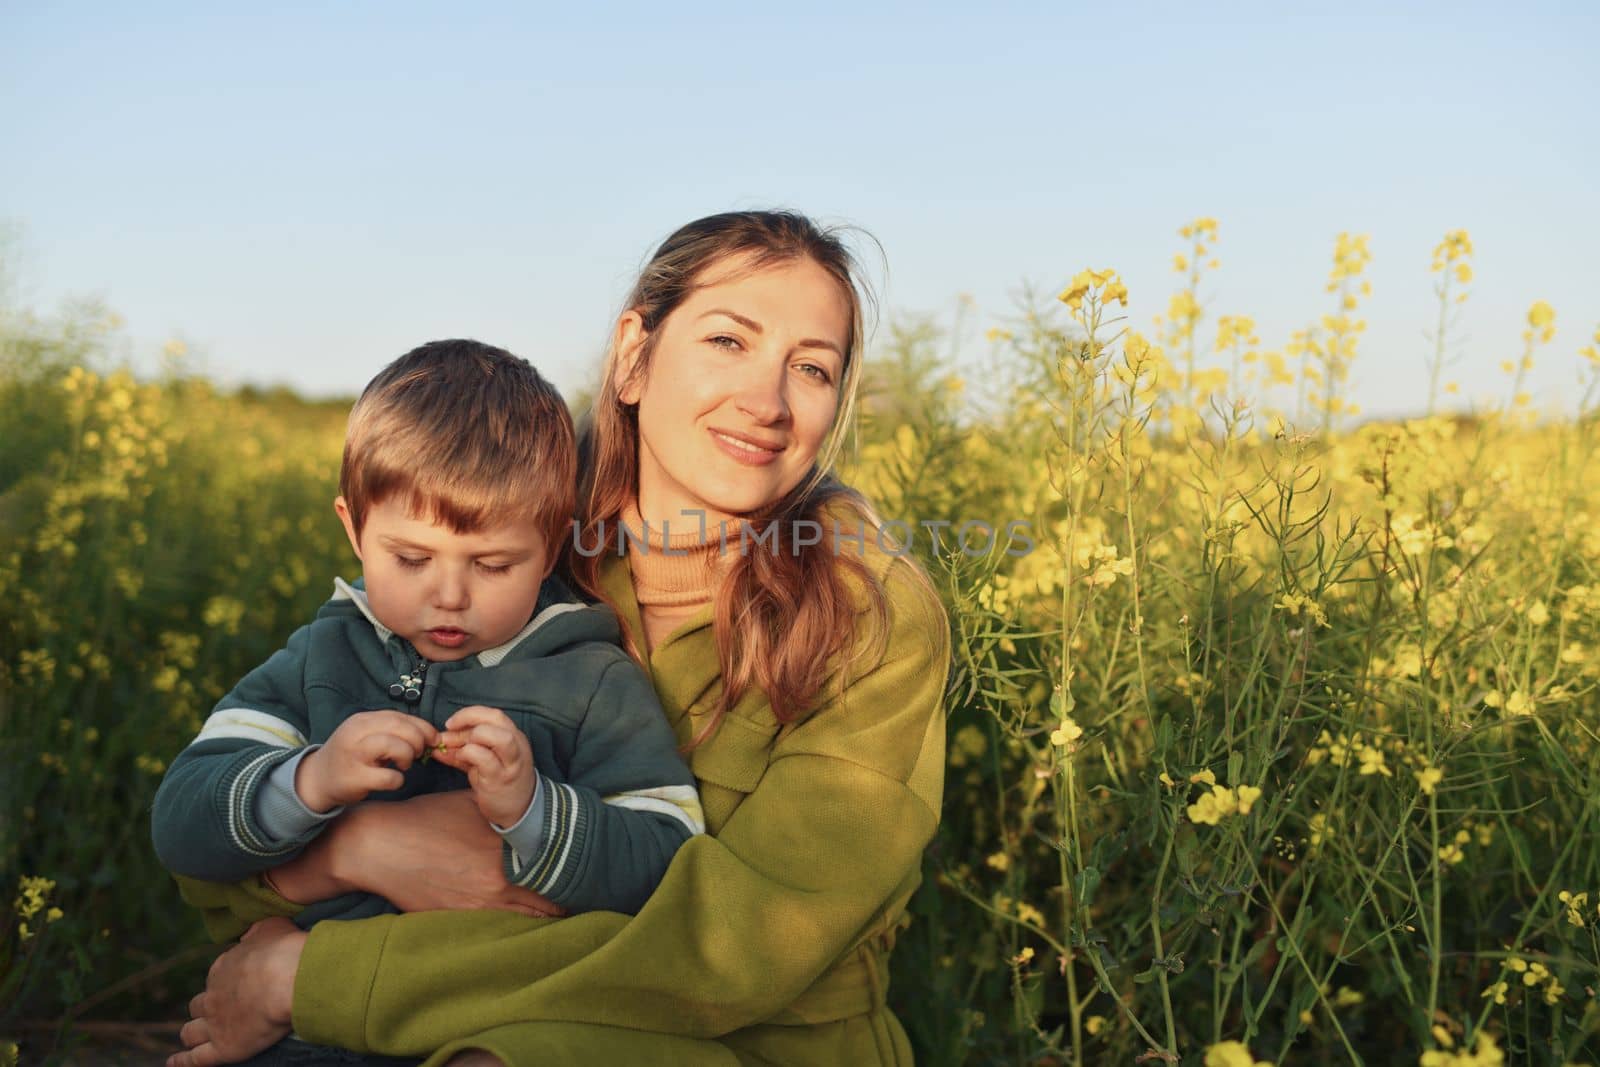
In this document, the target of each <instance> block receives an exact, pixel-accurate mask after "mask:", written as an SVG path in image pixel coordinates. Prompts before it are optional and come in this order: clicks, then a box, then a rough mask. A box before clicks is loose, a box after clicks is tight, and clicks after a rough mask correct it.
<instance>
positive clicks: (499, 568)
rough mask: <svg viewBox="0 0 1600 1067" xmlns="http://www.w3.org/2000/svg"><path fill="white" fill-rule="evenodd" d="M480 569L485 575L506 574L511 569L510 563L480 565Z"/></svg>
mask: <svg viewBox="0 0 1600 1067" xmlns="http://www.w3.org/2000/svg"><path fill="white" fill-rule="evenodd" d="M478 569H479V570H481V571H483V573H485V574H504V573H506V572H507V571H509V570H510V569H511V564H509V563H480V564H478Z"/></svg>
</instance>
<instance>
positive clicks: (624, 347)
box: [611, 309, 650, 404]
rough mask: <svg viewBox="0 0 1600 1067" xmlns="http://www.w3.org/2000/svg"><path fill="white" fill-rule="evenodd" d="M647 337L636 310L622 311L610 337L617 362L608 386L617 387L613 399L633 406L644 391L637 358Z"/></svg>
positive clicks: (641, 318)
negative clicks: (615, 330) (610, 384)
mask: <svg viewBox="0 0 1600 1067" xmlns="http://www.w3.org/2000/svg"><path fill="white" fill-rule="evenodd" d="M649 336H650V334H649V333H648V332H647V331H646V330H645V328H644V317H643V316H642V315H640V314H639V313H638V312H637V311H633V310H631V309H630V310H628V311H624V312H623V313H622V315H621V317H619V318H618V319H617V332H616V334H615V336H613V337H612V338H611V345H612V349H613V350H614V351H615V352H616V353H617V361H616V364H615V366H614V367H613V369H612V372H611V373H612V375H613V380H612V384H613V385H615V386H616V388H617V399H619V400H621V401H622V402H623V403H624V404H637V403H638V402H639V397H640V395H641V394H642V393H643V392H644V375H642V374H640V373H639V357H640V355H641V354H643V352H644V343H645V340H646V339H647V338H648V337H649Z"/></svg>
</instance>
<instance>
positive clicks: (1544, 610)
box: [1528, 600, 1550, 626]
mask: <svg viewBox="0 0 1600 1067" xmlns="http://www.w3.org/2000/svg"><path fill="white" fill-rule="evenodd" d="M1528 621H1529V622H1531V623H1533V624H1534V625H1535V626H1543V625H1544V624H1545V623H1547V622H1549V621H1550V608H1549V607H1548V606H1546V604H1545V602H1544V601H1542V600H1535V601H1534V602H1533V604H1532V605H1531V606H1530V607H1529V608H1528Z"/></svg>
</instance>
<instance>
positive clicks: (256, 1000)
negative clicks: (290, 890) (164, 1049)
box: [167, 918, 306, 1067]
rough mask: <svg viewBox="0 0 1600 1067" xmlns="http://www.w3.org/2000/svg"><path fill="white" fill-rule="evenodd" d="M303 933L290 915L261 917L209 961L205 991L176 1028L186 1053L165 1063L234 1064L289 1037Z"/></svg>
mask: <svg viewBox="0 0 1600 1067" xmlns="http://www.w3.org/2000/svg"><path fill="white" fill-rule="evenodd" d="M305 942H306V935H305V934H304V933H303V932H302V931H300V930H299V929H297V928H296V927H295V925H294V923H292V922H290V921H289V920H288V919H277V918H275V919H263V920H262V921H261V922H258V923H256V924H255V925H254V926H252V927H250V929H249V930H246V931H245V935H244V937H243V938H242V939H240V941H239V943H238V944H237V945H235V946H234V947H233V948H230V949H229V950H228V951H226V952H224V953H223V954H222V955H220V956H218V957H217V958H216V960H215V961H214V962H213V963H212V964H211V970H210V971H209V972H208V973H207V974H206V988H205V992H203V993H200V994H199V995H197V996H196V997H195V998H194V999H193V1000H191V1001H190V1002H189V1015H190V1016H191V1018H190V1020H189V1021H188V1022H186V1023H184V1024H183V1029H182V1030H180V1031H179V1032H178V1037H179V1039H180V1040H181V1041H182V1042H183V1043H184V1045H185V1046H187V1049H188V1050H187V1051H185V1052H179V1053H177V1054H175V1055H173V1056H172V1057H170V1058H169V1059H168V1060H167V1067H214V1065H216V1064H221V1063H238V1062H239V1061H240V1060H245V1059H249V1058H250V1057H251V1056H254V1055H255V1054H256V1053H258V1052H260V1051H262V1050H263V1049H266V1048H270V1047H271V1046H273V1045H275V1044H277V1043H278V1042H279V1041H281V1040H283V1039H284V1038H285V1037H287V1036H288V1035H289V1030H290V1022H289V1016H290V1010H291V1009H292V1007H293V1005H294V976H295V971H296V970H298V969H299V967H300V952H301V950H302V949H303V948H304V946H305Z"/></svg>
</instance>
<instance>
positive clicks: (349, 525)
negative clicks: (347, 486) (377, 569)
mask: <svg viewBox="0 0 1600 1067" xmlns="http://www.w3.org/2000/svg"><path fill="white" fill-rule="evenodd" d="M333 510H334V513H335V514H336V515H338V516H339V521H340V522H342V523H344V535H345V536H346V537H348V538H350V547H351V548H353V549H355V553H356V559H359V560H361V562H363V563H365V562H366V560H365V559H362V557H361V539H360V538H359V537H357V536H356V523H355V520H354V519H353V518H351V517H350V505H349V504H346V503H345V502H344V497H342V496H336V497H334V498H333Z"/></svg>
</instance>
